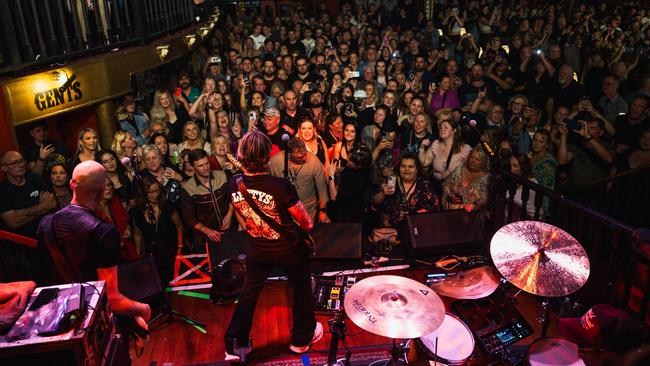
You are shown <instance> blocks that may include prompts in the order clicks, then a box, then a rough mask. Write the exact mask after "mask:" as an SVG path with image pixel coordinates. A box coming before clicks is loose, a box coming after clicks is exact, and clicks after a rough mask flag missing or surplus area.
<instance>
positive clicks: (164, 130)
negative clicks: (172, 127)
mask: <svg viewBox="0 0 650 366" xmlns="http://www.w3.org/2000/svg"><path fill="white" fill-rule="evenodd" d="M165 117H166V116H165ZM158 125H160V126H162V131H161V132H162V134H163V135H165V136H168V135H169V127H167V123H165V121H160V120H153V119H152V121H151V123H149V129H150V130H151V131H153V130H154V129H153V128H154V127H155V126H158Z"/></svg>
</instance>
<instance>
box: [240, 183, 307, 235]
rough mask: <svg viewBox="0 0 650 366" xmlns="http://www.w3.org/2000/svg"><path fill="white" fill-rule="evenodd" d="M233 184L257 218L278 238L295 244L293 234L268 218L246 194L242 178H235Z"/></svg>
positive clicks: (246, 189) (247, 193) (248, 194)
mask: <svg viewBox="0 0 650 366" xmlns="http://www.w3.org/2000/svg"><path fill="white" fill-rule="evenodd" d="M235 182H237V188H239V192H241V194H242V196H244V199H245V200H246V203H248V206H249V207H250V208H251V209H252V210H253V211H255V213H256V214H257V216H259V217H260V219H262V221H264V222H265V223H266V224H267V225H269V226H270V227H271V229H273V230H274V231H275V232H276V233H278V234H280V236H284V237H285V238H288V239H292V240H291V241H292V242H294V243H295V242H297V241H298V238H297V237H296V235H295V234H291V233H289V231H288V230H287V229H286V228H285V227H284V226H282V225H281V224H279V223H277V222H275V220H273V219H272V218H270V217H269V216H268V215H267V214H266V213H264V211H262V209H261V208H260V207H259V206H258V205H257V203H256V202H255V200H254V199H253V197H252V196H251V194H250V193H249V192H248V188H246V185H245V184H244V179H243V176H242V175H241V174H240V175H238V176H237V178H235Z"/></svg>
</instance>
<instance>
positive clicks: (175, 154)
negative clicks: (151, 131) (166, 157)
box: [171, 149, 181, 165]
mask: <svg viewBox="0 0 650 366" xmlns="http://www.w3.org/2000/svg"><path fill="white" fill-rule="evenodd" d="M171 158H172V163H173V164H174V165H180V163H181V153H180V151H178V149H174V151H172V156H171Z"/></svg>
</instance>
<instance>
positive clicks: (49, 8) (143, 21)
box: [0, 0, 216, 75]
mask: <svg viewBox="0 0 650 366" xmlns="http://www.w3.org/2000/svg"><path fill="white" fill-rule="evenodd" d="M215 3H216V1H210V0H208V1H206V2H204V3H202V4H201V5H200V6H196V5H194V4H193V2H192V1H191V0H3V1H0V22H1V23H2V25H1V27H2V32H1V33H0V75H2V74H7V73H14V74H15V73H17V72H19V71H25V70H26V69H31V68H36V67H39V66H42V65H50V64H54V63H60V62H63V61H67V60H69V59H70V58H73V57H81V56H85V55H88V54H93V53H100V52H105V51H108V50H111V49H115V48H119V47H123V46H126V45H133V44H146V43H147V42H149V41H150V40H151V39H153V38H157V37H160V36H163V35H166V34H170V33H173V32H175V31H177V30H179V29H182V28H184V27H187V26H190V25H192V24H194V23H196V22H197V18H196V16H197V15H200V16H203V15H207V14H209V12H211V11H212V10H213V9H214V6H215Z"/></svg>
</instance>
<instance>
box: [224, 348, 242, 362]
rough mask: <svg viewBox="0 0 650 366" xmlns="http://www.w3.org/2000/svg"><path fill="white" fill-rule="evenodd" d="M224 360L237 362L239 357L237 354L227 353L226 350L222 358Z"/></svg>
mask: <svg viewBox="0 0 650 366" xmlns="http://www.w3.org/2000/svg"><path fill="white" fill-rule="evenodd" d="M224 361H228V362H239V361H241V360H240V359H239V356H237V355H231V354H230V353H228V351H226V358H225V359H224Z"/></svg>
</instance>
